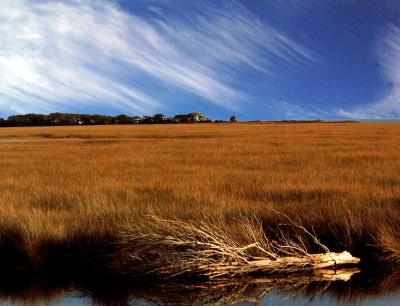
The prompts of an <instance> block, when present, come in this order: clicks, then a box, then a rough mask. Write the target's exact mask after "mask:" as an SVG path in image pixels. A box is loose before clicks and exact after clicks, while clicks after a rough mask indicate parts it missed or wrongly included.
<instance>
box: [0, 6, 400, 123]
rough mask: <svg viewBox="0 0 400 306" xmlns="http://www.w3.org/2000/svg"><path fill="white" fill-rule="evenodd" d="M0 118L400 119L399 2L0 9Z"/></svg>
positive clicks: (13, 7) (26, 7) (4, 7)
mask: <svg viewBox="0 0 400 306" xmlns="http://www.w3.org/2000/svg"><path fill="white" fill-rule="evenodd" d="M1 6H2V8H1V10H0V21H1V22H0V112H1V113H2V115H3V116H7V115H10V114H15V113H27V112H42V113H48V112H53V111H65V112H90V113H107V114H118V113H128V114H139V115H140V114H152V113H156V112H163V113H166V114H168V115H170V114H175V113H183V112H191V111H201V112H204V113H206V114H207V115H209V116H210V117H213V118H226V117H228V116H229V115H231V114H236V115H237V116H238V117H239V118H241V119H246V120H249V119H290V118H295V119H298V118H325V119H327V118H331V119H332V118H356V119H361V118H366V119H368V118H369V119H371V118H375V119H385V118H391V119H393V118H400V1H394V0H368V1H367V0H365V1H362V0H358V1H356V0H336V1H334V0H274V1H270V0H259V1H256V0H254V1H246V0H241V1H240V0H237V1H236V0H235V1H232V0H230V1H228V0H220V1H211V0H210V1H189V0H188V1H183V0H180V1H172V0H154V1H149V0H119V1H101V0H81V1H77V0H59V1H46V0H41V1H33V0H32V1H29V0H5V1H4V2H2V4H1Z"/></svg>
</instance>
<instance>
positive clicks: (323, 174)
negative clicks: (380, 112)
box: [0, 123, 400, 283]
mask: <svg viewBox="0 0 400 306" xmlns="http://www.w3.org/2000/svg"><path fill="white" fill-rule="evenodd" d="M399 151H400V124H398V123H334V124H333V123H332V124H329V123H312V124H307V123H301V124H300V123H298V124H297V123H293V124H272V123H271V124H266V123H253V124H201V125H168V126H166V125H140V126H139V125H136V126H70V127H31V128H26V127H22V128H2V129H0V156H1V158H0V169H1V177H0V204H1V205H0V214H1V216H2V218H1V221H0V267H1V268H2V271H6V272H7V271H8V272H9V273H10V275H11V274H12V275H13V277H15V278H18V279H19V282H20V280H21V279H27V282H28V281H29V279H30V277H32V275H35V278H39V279H40V278H43V279H52V277H53V278H59V277H60V275H63V276H64V279H65V281H66V282H67V283H68V282H69V281H71V280H73V279H79V280H80V281H81V282H82V280H83V281H84V280H85V279H87V278H88V275H91V276H90V277H95V278H97V279H101V278H108V279H112V278H113V277H117V276H118V277H122V278H124V277H127V275H126V274H127V271H130V273H131V274H130V275H129V278H130V279H131V280H132V279H133V282H134V281H135V280H134V279H135V275H134V274H135V273H138V275H141V276H142V274H140V273H139V272H143V271H138V270H137V269H136V270H135V269H128V267H133V266H134V267H135V268H137V267H140V260H139V261H137V262H135V264H134V265H132V261H131V259H132V257H130V258H127V256H126V255H127V254H126V250H127V249H126V239H125V240H124V237H125V238H126V236H123V233H126V231H127V229H132V228H140V229H142V230H143V229H144V231H145V230H146V225H147V226H148V229H150V228H151V222H149V221H148V218H147V217H146V216H148V215H149V214H151V215H156V216H158V217H160V218H164V219H168V220H175V221H178V222H181V221H182V222H185V224H192V225H194V226H200V225H201V224H204V222H207V220H214V221H215V220H218V228H219V229H221V228H222V229H224V231H225V232H226V233H229V235H230V236H232V237H235V239H236V240H237V242H238V243H240V245H249V244H251V243H253V242H254V241H253V240H252V239H253V238H254V237H252V236H251V235H249V234H248V232H246V231H245V230H244V229H243V223H241V222H240V220H243V217H245V218H252V217H254V216H256V218H257V220H258V221H257V222H259V225H260V228H261V229H262V235H265V237H266V238H268V239H270V240H271V241H282V239H281V238H282V237H285V239H288V240H287V241H294V240H295V241H298V242H299V241H301V246H302V247H304V249H305V250H307V252H309V253H320V252H321V245H319V244H316V243H315V241H314V240H313V239H312V237H316V238H317V239H318V241H319V242H320V243H321V244H322V245H324V246H326V247H327V248H329V250H330V251H333V252H342V251H345V250H346V251H349V252H350V253H351V254H352V255H354V256H356V257H359V258H361V264H362V265H368V264H369V263H371V262H374V263H379V266H380V267H382V268H387V269H391V268H393V267H396V266H397V265H398V264H399V263H400V234H399V232H400V231H399V229H400V206H399V204H400V197H399V194H400V157H399ZM277 212H278V213H277ZM288 218H289V219H290V220H291V221H292V222H293V224H296V225H297V226H285V224H287V223H288V222H287V220H288ZM278 228H279V231H278V230H277V229H278ZM300 228H301V229H300ZM303 229H306V231H304V230H303ZM153 232H154V231H153ZM310 233H311V234H312V235H311V236H310V235H309V234H310ZM144 234H145V233H144ZM282 235H283V236H282ZM144 236H145V235H144ZM298 239H300V240H298ZM136 242H137V243H138V241H136ZM140 243H141V245H140V247H142V248H143V247H144V246H143V243H144V242H143V241H140ZM149 246H151V244H149ZM129 247H130V251H132V249H133V250H135V243H134V241H133V242H131V244H130V245H129ZM140 282H143V278H142V277H141V279H140Z"/></svg>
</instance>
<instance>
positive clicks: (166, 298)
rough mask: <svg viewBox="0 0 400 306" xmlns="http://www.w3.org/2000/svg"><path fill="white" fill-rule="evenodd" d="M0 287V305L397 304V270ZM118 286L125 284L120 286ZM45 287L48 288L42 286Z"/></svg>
mask: <svg viewBox="0 0 400 306" xmlns="http://www.w3.org/2000/svg"><path fill="white" fill-rule="evenodd" d="M106 283H107V280H105V282H104V283H103V284H102V286H101V287H90V286H88V287H85V289H79V288H74V287H73V286H71V287H70V288H57V289H48V287H40V286H38V285H37V284H35V282H32V283H31V286H26V287H24V288H11V287H8V288H3V289H1V288H0V305H149V306H150V305H163V304H167V305H208V304H214V305H322V306H330V305H385V306H386V305H400V271H399V272H397V271H391V272H385V273H382V272H380V273H377V272H372V271H370V272H369V273H367V272H360V271H355V270H352V271H350V272H349V273H347V274H345V276H344V277H343V276H341V277H336V276H335V275H331V276H329V277H321V276H318V277H315V276H314V277H310V276H291V277H280V278H276V277H275V278H243V279H240V280H239V279H235V280H233V279H231V280H224V281H218V282H217V281H215V282H209V283H190V284H189V283H180V284H168V285H165V284H164V285H162V286H161V285H159V286H155V285H154V286H151V285H149V284H147V285H146V286H145V288H144V287H143V288H141V286H138V283H136V284H135V285H134V287H135V289H129V287H130V286H129V285H128V284H125V285H124V286H121V290H119V289H118V288H119V287H118V286H114V285H113V284H111V283H110V287H107V286H104V285H106ZM122 287H123V288H124V289H122ZM45 288H47V289H45ZM108 288H112V289H110V290H109V289H108Z"/></svg>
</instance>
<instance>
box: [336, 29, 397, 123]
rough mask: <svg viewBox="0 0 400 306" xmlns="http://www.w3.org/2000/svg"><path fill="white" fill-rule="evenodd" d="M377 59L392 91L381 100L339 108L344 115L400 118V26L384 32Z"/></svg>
mask: <svg viewBox="0 0 400 306" xmlns="http://www.w3.org/2000/svg"><path fill="white" fill-rule="evenodd" d="M376 54H377V59H378V61H379V64H380V66H381V69H382V73H383V76H384V78H385V80H386V81H387V82H388V83H389V84H390V86H391V90H390V92H389V93H388V94H387V95H386V96H385V97H384V98H383V99H381V100H379V101H377V102H375V103H372V104H369V105H363V106H360V107H356V108H354V109H352V110H339V112H338V114H339V115H340V116H342V117H349V118H356V119H395V118H400V27H399V26H395V25H390V26H388V27H387V28H386V29H385V31H384V32H383V34H382V37H381V39H380V41H379V44H378V47H377V49H376Z"/></svg>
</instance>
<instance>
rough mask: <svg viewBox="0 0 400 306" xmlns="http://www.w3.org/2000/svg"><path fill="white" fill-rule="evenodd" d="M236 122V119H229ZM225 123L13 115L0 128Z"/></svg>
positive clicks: (198, 118)
mask: <svg viewBox="0 0 400 306" xmlns="http://www.w3.org/2000/svg"><path fill="white" fill-rule="evenodd" d="M230 121H231V122H236V121H237V120H236V117H235V116H232V117H231V118H230ZM210 122H226V121H224V120H210V119H209V118H207V117H206V116H205V115H204V114H202V113H199V112H193V113H189V114H178V115H175V116H172V117H168V116H166V115H164V114H155V115H153V116H142V117H140V116H133V117H131V116H127V115H118V116H105V115H89V114H71V113H52V114H49V115H43V114H26V115H14V116H10V117H8V118H7V119H4V118H0V126H9V127H14V126H57V125H109V124H172V123H210Z"/></svg>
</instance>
